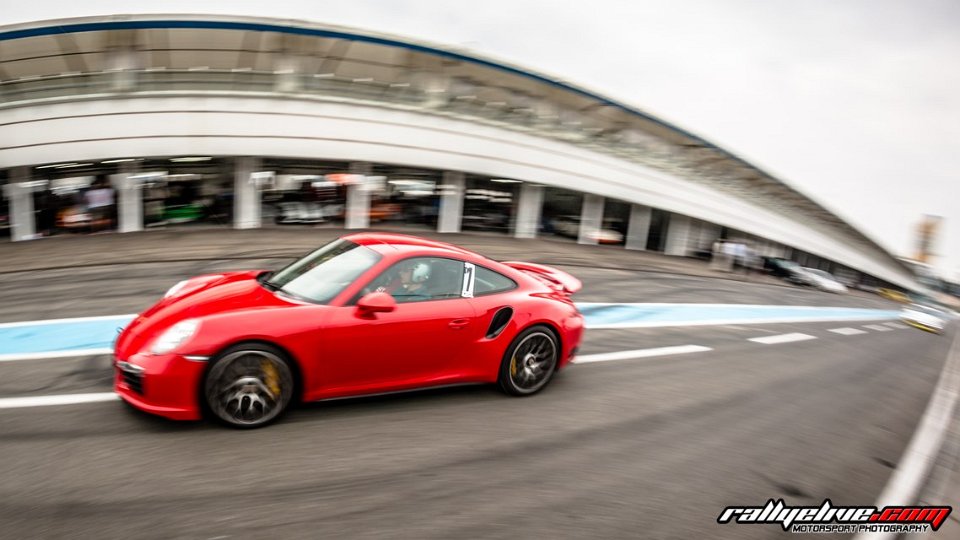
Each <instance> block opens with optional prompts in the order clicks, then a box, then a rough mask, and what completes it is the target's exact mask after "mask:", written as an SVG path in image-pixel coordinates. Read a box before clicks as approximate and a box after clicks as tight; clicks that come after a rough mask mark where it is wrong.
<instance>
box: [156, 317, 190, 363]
mask: <svg viewBox="0 0 960 540" xmlns="http://www.w3.org/2000/svg"><path fill="white" fill-rule="evenodd" d="M199 326H200V321H198V320H196V319H188V320H186V321H180V322H178V323H177V324H175V325H173V326H171V327H170V329H169V330H167V331H166V332H164V333H163V334H162V335H161V336H160V337H159V338H158V339H157V340H156V341H154V342H153V346H152V347H150V352H151V353H153V354H166V353H168V352H170V351H172V350H174V349H176V348H177V347H179V346H181V345H183V344H184V343H186V342H187V340H188V339H190V338H191V337H192V336H193V334H195V333H196V332H197V327H199Z"/></svg>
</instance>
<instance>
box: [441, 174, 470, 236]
mask: <svg viewBox="0 0 960 540" xmlns="http://www.w3.org/2000/svg"><path fill="white" fill-rule="evenodd" d="M466 188H467V179H466V177H465V176H464V174H463V173H462V172H455V171H446V172H444V173H443V191H442V192H441V193H442V195H440V216H439V219H438V220H437V232H441V233H458V232H460V222H461V220H462V219H463V194H464V191H465V190H466Z"/></svg>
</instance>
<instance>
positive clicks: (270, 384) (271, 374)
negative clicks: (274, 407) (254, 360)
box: [260, 360, 280, 398]
mask: <svg viewBox="0 0 960 540" xmlns="http://www.w3.org/2000/svg"><path fill="white" fill-rule="evenodd" d="M260 371H262V372H263V383H264V384H266V385H267V388H269V389H270V392H272V393H273V395H274V396H275V397H278V398H279V397H280V374H279V373H277V368H276V366H274V365H273V362H271V361H269V360H261V361H260Z"/></svg>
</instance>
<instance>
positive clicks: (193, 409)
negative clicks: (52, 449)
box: [115, 233, 583, 427]
mask: <svg viewBox="0 0 960 540" xmlns="http://www.w3.org/2000/svg"><path fill="white" fill-rule="evenodd" d="M580 286H581V285H580V281H579V280H577V279H576V278H574V277H572V276H570V275H569V274H567V273H565V272H562V271H560V270H557V269H554V268H550V267H546V266H540V265H536V264H530V263H522V262H496V261H493V260H490V259H488V258H486V257H483V256H482V255H478V254H476V253H473V252H471V251H468V250H465V249H462V248H459V247H456V246H453V245H450V244H445V243H441V242H435V241H431V240H426V239H422V238H416V237H413V236H405V235H399V234H376V233H364V234H353V235H349V236H345V237H343V238H340V239H338V240H335V241H333V242H331V243H329V244H327V245H325V246H323V247H321V248H320V249H318V250H316V251H314V252H312V253H310V254H309V255H307V256H305V257H303V258H302V259H300V260H298V261H296V262H294V263H292V264H290V265H289V266H287V267H285V268H283V269H282V270H280V271H277V272H269V271H262V270H261V271H249V272H229V273H223V274H214V275H207V276H200V277H195V278H193V279H189V280H186V281H182V282H180V283H177V284H176V285H174V286H173V287H172V288H171V289H170V290H169V291H167V293H166V295H164V297H163V299H162V300H160V301H159V302H158V303H157V304H156V305H154V306H153V307H151V308H150V309H148V310H146V311H145V312H143V313H142V314H141V315H140V316H138V317H137V318H136V319H134V320H133V321H132V322H131V323H130V324H129V325H128V326H127V327H126V328H125V329H124V330H123V332H121V334H120V336H119V337H118V338H117V342H116V346H115V355H116V379H115V387H116V391H117V393H118V394H120V396H121V397H122V398H123V399H124V400H126V401H127V402H128V403H130V404H131V405H133V406H134V407H136V408H138V409H141V410H144V411H147V412H150V413H154V414H158V415H161V416H166V417H168V418H173V419H182V420H193V419H199V418H201V416H202V415H203V414H204V413H207V414H209V415H210V416H212V417H214V418H216V419H218V420H220V421H222V422H225V423H226V424H229V425H231V426H236V427H258V426H263V425H266V424H267V423H269V422H271V421H273V420H276V419H277V418H278V417H279V416H280V415H281V414H282V413H283V412H284V410H286V409H287V407H288V406H289V405H290V404H291V403H293V402H296V401H298V400H303V401H315V400H322V399H329V398H338V397H344V396H358V395H364V394H377V393H384V392H394V391H402V390H408V389H412V388H422V387H430V386H440V385H449V384H461V383H494V382H496V383H498V384H499V385H500V387H501V388H502V389H503V390H504V391H505V392H506V393H508V394H512V395H519V396H523V395H529V394H533V393H535V392H537V391H539V390H541V389H542V388H543V387H544V386H545V385H546V384H547V383H548V382H549V381H550V379H551V377H552V376H553V374H554V373H555V372H556V371H557V370H558V369H561V368H563V367H564V366H565V365H566V364H567V363H569V362H570V360H571V359H572V358H573V355H574V354H575V353H576V351H577V347H578V346H579V344H580V339H581V337H582V335H583V317H582V315H581V314H580V313H579V312H578V311H577V308H576V307H575V306H574V304H573V302H572V301H571V299H570V295H571V294H573V293H575V292H576V291H578V290H579V289H580Z"/></svg>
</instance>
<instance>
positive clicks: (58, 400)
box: [0, 392, 120, 409]
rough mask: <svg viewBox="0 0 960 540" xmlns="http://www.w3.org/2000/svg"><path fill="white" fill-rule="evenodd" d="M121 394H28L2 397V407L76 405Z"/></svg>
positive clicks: (110, 399) (112, 399)
mask: <svg viewBox="0 0 960 540" xmlns="http://www.w3.org/2000/svg"><path fill="white" fill-rule="evenodd" d="M117 399H120V396H118V395H117V394H114V393H113V392H100V393H96V394H61V395H58V396H28V397H14V398H0V409H22V408H25V407H48V406H51V405H76V404H79V403H97V402H100V401H114V400H117Z"/></svg>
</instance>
